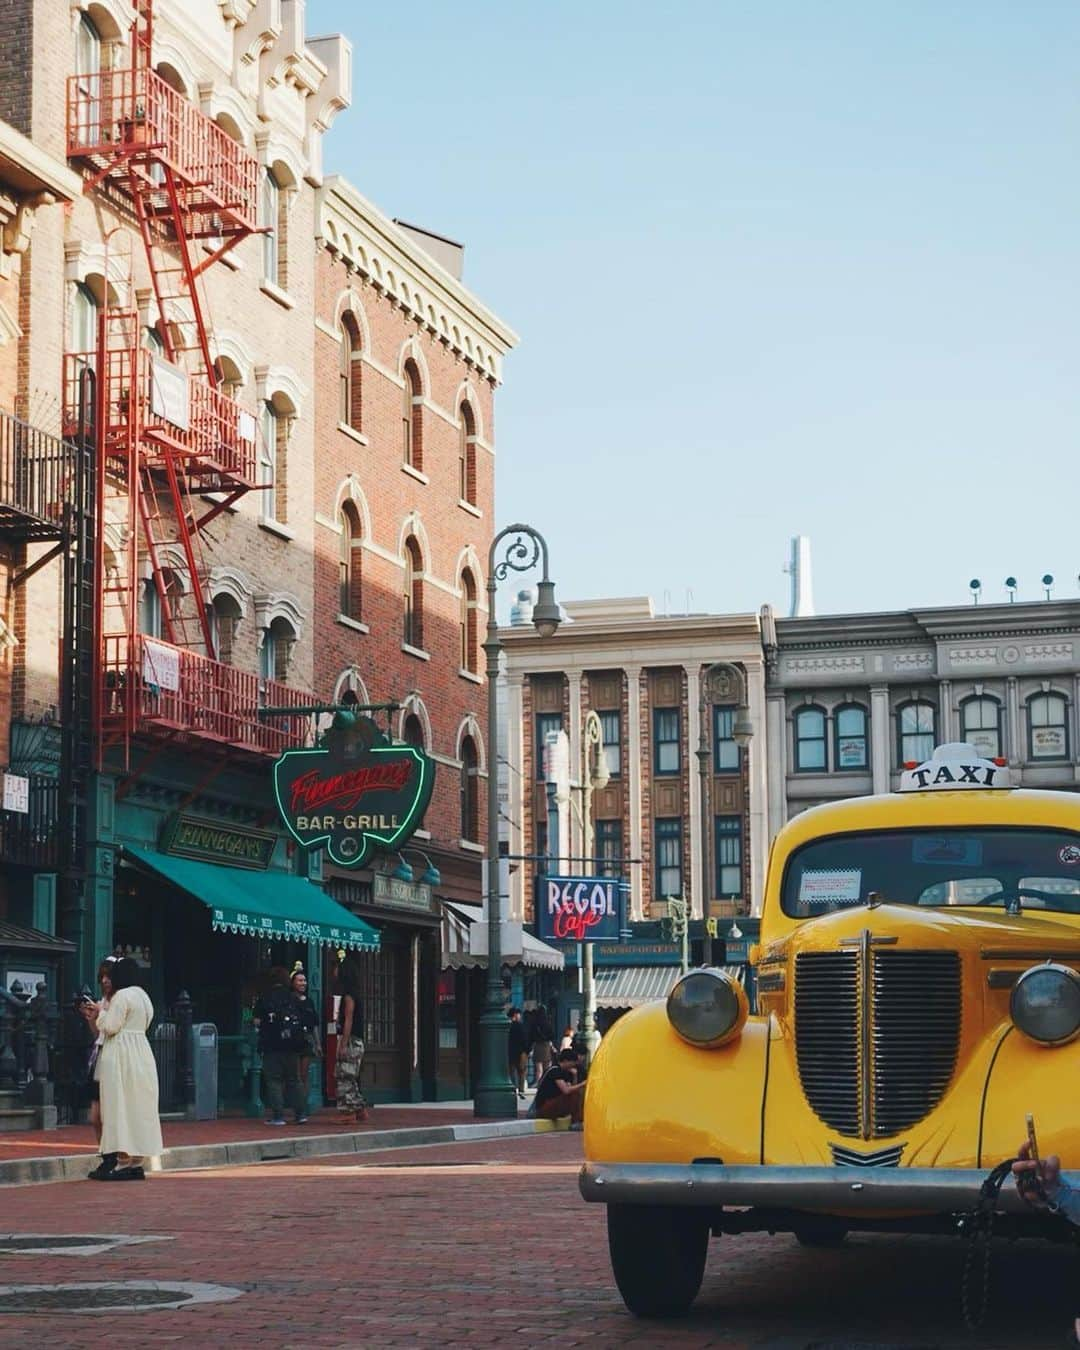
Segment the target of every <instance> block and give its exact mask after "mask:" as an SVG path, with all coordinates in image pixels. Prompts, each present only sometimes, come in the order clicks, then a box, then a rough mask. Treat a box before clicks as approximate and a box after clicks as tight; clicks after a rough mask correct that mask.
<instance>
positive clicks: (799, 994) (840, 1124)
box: [795, 952, 861, 1135]
mask: <svg viewBox="0 0 1080 1350" xmlns="http://www.w3.org/2000/svg"><path fill="white" fill-rule="evenodd" d="M795 1054H796V1057H797V1059H798V1062H799V1077H800V1079H801V1080H802V1085H803V1091H804V1092H805V1093H806V1096H807V1100H808V1101H809V1102H810V1105H811V1106H812V1107H813V1108H814V1110H815V1111H816V1112H817V1114H818V1115H819V1116H820V1117H821V1119H822V1120H823V1121H825V1123H826V1124H827V1125H831V1126H832V1127H833V1129H834V1130H839V1132H840V1133H841V1134H846V1135H858V1134H860V1133H861V1130H860V1128H859V1125H860V1112H859V1097H860V1093H859V1060H860V1055H859V958H858V954H857V953H856V952H802V953H800V954H799V955H798V956H797V957H796V958H795Z"/></svg>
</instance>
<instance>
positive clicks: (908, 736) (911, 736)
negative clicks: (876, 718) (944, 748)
mask: <svg viewBox="0 0 1080 1350" xmlns="http://www.w3.org/2000/svg"><path fill="white" fill-rule="evenodd" d="M896 731H897V752H898V757H899V762H900V763H901V764H921V763H922V762H923V761H924V760H927V759H929V758H930V756H931V755H932V754H933V753H934V743H935V741H936V739H937V709H936V708H935V707H934V705H933V704H932V703H927V702H926V701H925V700H923V699H912V701H911V702H910V703H902V704H901V705H900V707H899V708H897V710H896Z"/></svg>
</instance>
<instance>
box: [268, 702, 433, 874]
mask: <svg viewBox="0 0 1080 1350" xmlns="http://www.w3.org/2000/svg"><path fill="white" fill-rule="evenodd" d="M434 786H435V764H434V761H433V760H431V759H429V758H428V756H427V755H425V754H424V753H423V751H422V750H417V749H415V748H414V747H413V746H411V745H394V744H393V743H391V742H389V741H387V739H386V738H385V737H384V736H383V735H381V733H379V732H377V731H376V730H375V729H374V726H373V724H371V723H370V722H368V721H367V719H355V720H352V721H349V722H347V723H345V724H344V725H341V726H335V727H333V728H331V730H330V731H329V732H327V734H326V737H325V740H324V744H323V745H322V746H321V747H320V748H319V749H317V750H286V751H285V753H284V754H283V755H282V756H281V758H280V759H279V760H278V761H277V763H276V764H275V765H274V795H275V797H276V798H277V805H278V811H279V812H280V814H281V819H282V820H283V821H284V823H285V828H286V829H287V830H288V831H289V833H290V834H291V835H292V837H293V838H294V839H295V840H296V842H297V843H298V844H300V845H301V847H303V848H308V849H310V848H318V847H320V846H322V847H324V848H325V849H326V854H327V857H329V858H330V859H331V861H333V862H335V863H337V864H338V865H339V866H340V867H362V866H363V865H364V863H366V862H367V861H368V859H369V858H370V857H371V855H372V854H373V853H385V852H393V851H394V850H396V849H399V848H401V847H402V846H403V845H404V844H405V842H406V841H407V840H408V838H409V836H410V835H411V834H412V833H413V832H414V831H415V830H416V829H417V828H418V827H419V825H420V823H421V821H422V820H423V818H424V812H425V811H426V810H427V807H428V803H429V802H430V801H431V792H432V789H433V787H434Z"/></svg>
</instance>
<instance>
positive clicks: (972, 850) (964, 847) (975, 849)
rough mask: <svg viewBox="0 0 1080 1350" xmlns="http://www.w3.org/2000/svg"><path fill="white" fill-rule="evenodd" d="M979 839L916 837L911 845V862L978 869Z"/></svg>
mask: <svg viewBox="0 0 1080 1350" xmlns="http://www.w3.org/2000/svg"><path fill="white" fill-rule="evenodd" d="M982 857H983V846H982V840H981V839H948V838H945V839H942V838H937V839H928V838H926V837H925V836H922V837H919V836H917V837H916V838H915V839H913V840H912V843H911V861H912V862H916V863H942V864H946V865H948V866H949V867H979V866H981V864H982Z"/></svg>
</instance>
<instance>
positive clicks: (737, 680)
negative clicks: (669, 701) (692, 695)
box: [697, 661, 754, 966]
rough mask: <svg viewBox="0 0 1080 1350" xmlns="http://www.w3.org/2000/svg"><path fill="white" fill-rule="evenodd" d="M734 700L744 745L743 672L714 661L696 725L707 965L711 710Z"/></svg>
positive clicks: (736, 732)
mask: <svg viewBox="0 0 1080 1350" xmlns="http://www.w3.org/2000/svg"><path fill="white" fill-rule="evenodd" d="M718 701H719V702H724V703H731V702H735V703H736V704H737V706H736V709H735V722H734V724H733V726H732V729H731V738H732V740H733V741H734V742H735V744H736V745H737V746H738V747H739V748H740V750H742V749H744V748H745V747H746V746H748V745H749V744H750V741H751V739H752V738H753V735H754V724H753V722H752V721H751V720H750V708H749V698H748V696H747V684H746V675H745V674H744V673H743V671H742V669H741V668H740V667H739V666H734V665H732V664H731V663H730V662H729V661H715V662H713V664H712V665H711V666H709V668H708V669H707V670H706V671H705V673H704V675H702V677H701V707H700V709H699V718H698V721H699V727H698V748H697V761H698V774H699V777H700V785H701V917H702V919H703V920H704V930H705V940H704V943H703V948H702V952H703V956H704V960H705V964H706V965H707V966H711V965H712V957H713V951H712V934H711V933H710V932H709V897H710V896H711V895H712V869H711V866H710V860H711V857H712V849H711V848H710V841H711V839H712V835H711V830H712V801H711V795H712V794H711V793H710V791H709V785H710V782H711V780H712V774H711V773H710V771H709V770H710V765H709V760H710V759H711V758H712V749H711V746H710V744H709V742H710V740H711V739H712V718H711V711H712V708H713V705H714V703H716V702H718Z"/></svg>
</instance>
